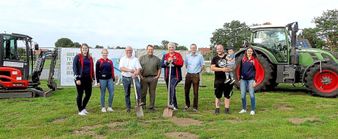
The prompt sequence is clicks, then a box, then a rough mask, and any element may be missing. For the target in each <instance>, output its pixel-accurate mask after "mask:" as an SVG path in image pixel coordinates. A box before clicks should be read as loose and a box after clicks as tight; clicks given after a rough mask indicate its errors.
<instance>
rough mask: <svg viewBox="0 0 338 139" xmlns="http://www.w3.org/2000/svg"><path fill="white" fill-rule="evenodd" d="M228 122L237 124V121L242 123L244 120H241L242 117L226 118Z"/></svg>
mask: <svg viewBox="0 0 338 139" xmlns="http://www.w3.org/2000/svg"><path fill="white" fill-rule="evenodd" d="M226 121H227V122H230V123H232V124H236V123H241V122H243V120H241V119H240V118H234V119H229V120H226Z"/></svg>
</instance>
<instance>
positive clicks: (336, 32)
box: [314, 9, 338, 51]
mask: <svg viewBox="0 0 338 139" xmlns="http://www.w3.org/2000/svg"><path fill="white" fill-rule="evenodd" d="M314 23H315V24H316V27H317V28H318V29H319V33H321V34H322V35H324V36H325V37H326V40H327V41H326V42H327V45H328V47H329V48H330V50H331V51H334V50H336V49H337V48H338V47H337V42H338V10H337V9H334V10H327V11H325V12H323V14H322V15H321V16H319V17H315V18H314Z"/></svg>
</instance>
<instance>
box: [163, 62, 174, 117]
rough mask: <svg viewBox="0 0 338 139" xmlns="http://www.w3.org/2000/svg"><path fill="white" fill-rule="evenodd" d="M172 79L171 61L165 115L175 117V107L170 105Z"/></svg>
mask: <svg viewBox="0 0 338 139" xmlns="http://www.w3.org/2000/svg"><path fill="white" fill-rule="evenodd" d="M170 80H171V62H170V64H169V81H168V105H167V107H166V108H165V109H164V111H163V117H167V118H169V117H173V113H174V111H173V109H171V108H170V107H169V105H170Z"/></svg>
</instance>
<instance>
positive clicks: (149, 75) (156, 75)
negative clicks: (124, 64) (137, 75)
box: [143, 75, 157, 77]
mask: <svg viewBox="0 0 338 139" xmlns="http://www.w3.org/2000/svg"><path fill="white" fill-rule="evenodd" d="M155 76H157V75H148V76H143V77H155Z"/></svg>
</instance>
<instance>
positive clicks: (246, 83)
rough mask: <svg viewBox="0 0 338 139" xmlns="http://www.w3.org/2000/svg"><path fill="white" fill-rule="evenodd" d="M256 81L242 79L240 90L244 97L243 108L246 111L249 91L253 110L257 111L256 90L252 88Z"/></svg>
mask: <svg viewBox="0 0 338 139" xmlns="http://www.w3.org/2000/svg"><path fill="white" fill-rule="evenodd" d="M253 82H254V80H243V79H241V83H240V89H241V97H242V108H243V109H244V110H246V92H247V90H249V93H250V100H251V110H252V111H255V109H256V100H255V89H254V88H253V87H252V84H253Z"/></svg>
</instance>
